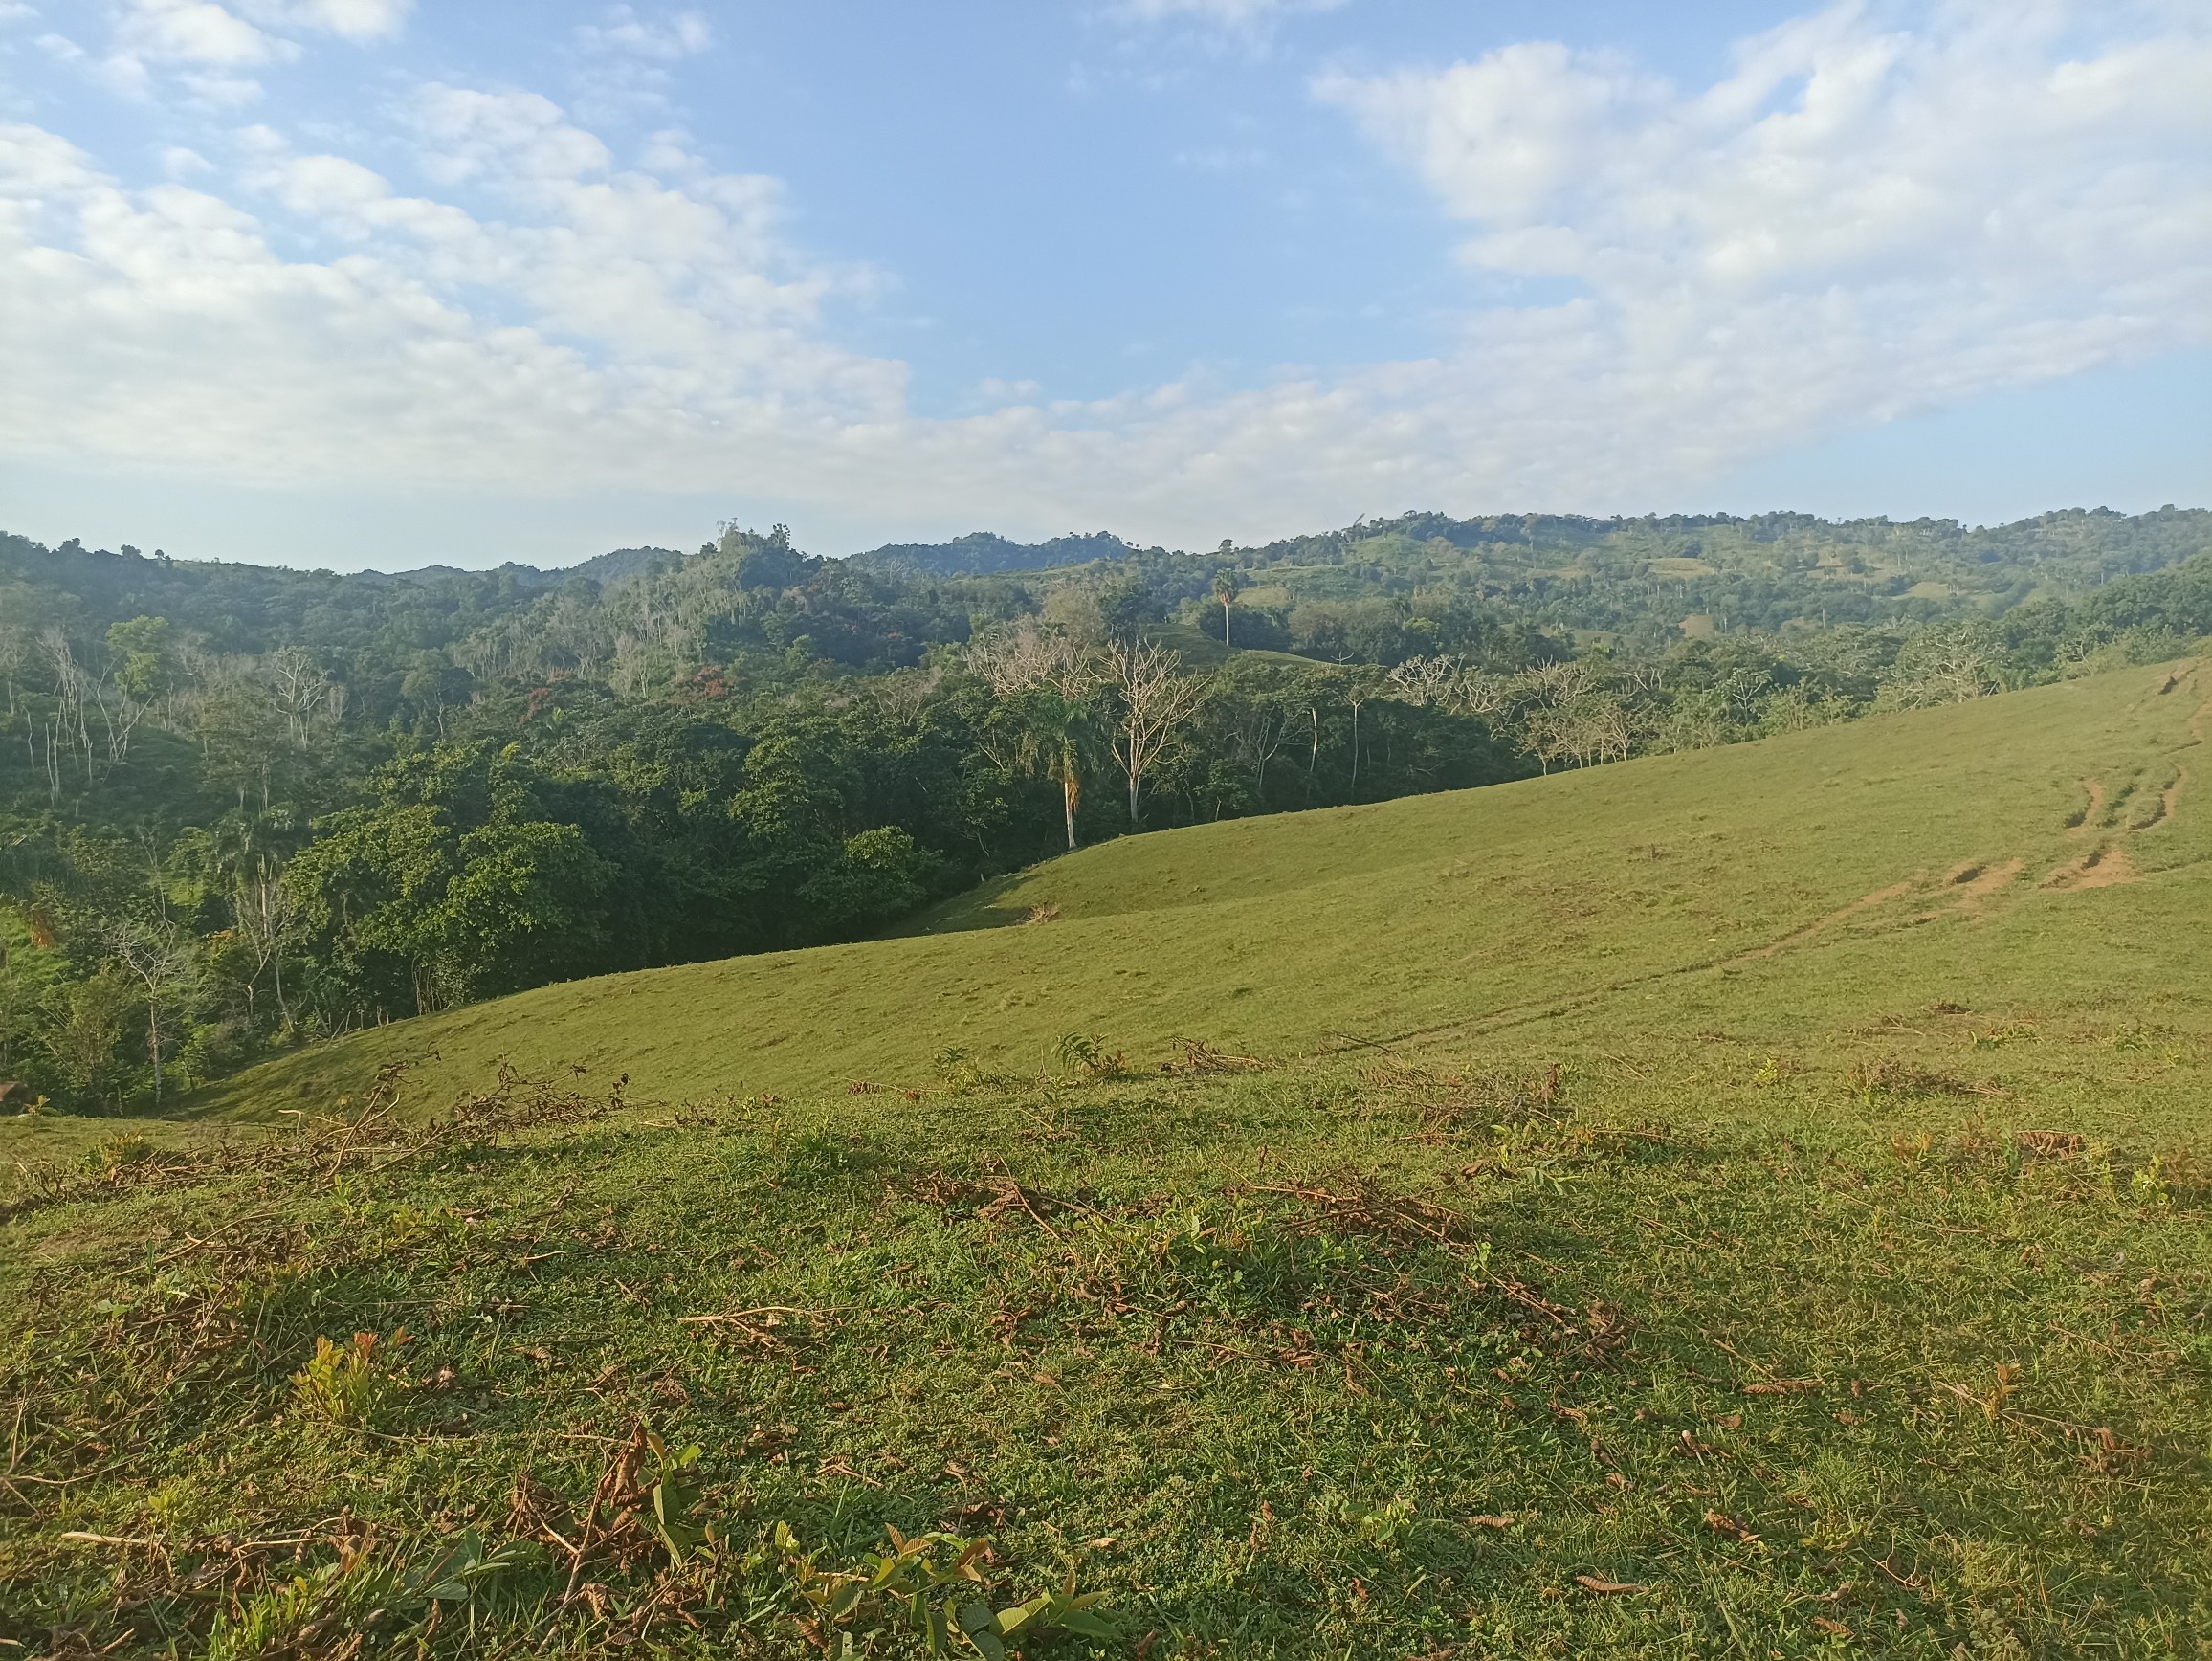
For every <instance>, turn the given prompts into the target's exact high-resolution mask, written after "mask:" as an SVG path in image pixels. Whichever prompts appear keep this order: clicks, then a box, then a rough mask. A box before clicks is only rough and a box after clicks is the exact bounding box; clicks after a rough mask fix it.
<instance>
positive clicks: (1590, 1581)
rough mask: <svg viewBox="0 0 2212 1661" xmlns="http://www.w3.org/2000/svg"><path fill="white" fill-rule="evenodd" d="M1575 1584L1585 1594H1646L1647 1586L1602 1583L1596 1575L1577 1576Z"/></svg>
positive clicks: (1648, 1588)
mask: <svg viewBox="0 0 2212 1661" xmlns="http://www.w3.org/2000/svg"><path fill="white" fill-rule="evenodd" d="M1575 1584H1577V1585H1578V1586H1580V1587H1582V1590H1584V1591H1585V1592H1604V1593H1608V1594H1610V1593H1614V1592H1648V1591H1649V1590H1650V1589H1651V1588H1650V1587H1649V1586H1645V1585H1638V1584H1637V1583H1635V1582H1633V1581H1602V1580H1600V1579H1599V1578H1598V1577H1597V1576H1596V1575H1577V1576H1576V1577H1575Z"/></svg>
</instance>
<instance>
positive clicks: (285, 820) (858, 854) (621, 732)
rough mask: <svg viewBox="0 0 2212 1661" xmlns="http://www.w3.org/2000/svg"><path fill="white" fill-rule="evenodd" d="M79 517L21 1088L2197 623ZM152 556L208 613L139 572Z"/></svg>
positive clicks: (6, 654) (1805, 716) (7, 655)
mask: <svg viewBox="0 0 2212 1661" xmlns="http://www.w3.org/2000/svg"><path fill="white" fill-rule="evenodd" d="M7 551H8V550H7V547H6V545H5V544H0V556H5V555H6V554H7ZM54 556H55V551H54V550H44V549H39V550H37V551H36V557H31V556H22V557H19V558H17V559H16V560H15V562H14V564H13V565H12V566H11V565H8V564H7V563H6V561H5V559H4V558H0V684H4V687H5V698H6V715H5V718H4V720H0V1108H16V1109H20V1108H22V1107H24V1106H26V1105H29V1104H33V1103H36V1102H38V1101H39V1100H40V1099H41V1098H43V1099H44V1100H45V1102H46V1103H47V1104H48V1105H49V1106H50V1107H55V1108H68V1109H72V1110H77V1111H93V1112H98V1111H116V1110H122V1109H126V1108H147V1107H158V1106H159V1105H161V1104H163V1103H165V1102H166V1101H168V1100H170V1099H173V1097H174V1096H176V1095H177V1094H178V1093H180V1092H183V1091H188V1090H189V1089H191V1088H193V1087H195V1086H196V1085H198V1084H200V1083H202V1082H204V1081H206V1080H208V1079H210V1078H213V1077H217V1076H220V1075H222V1074H225V1073H227V1072H229V1071H232V1070H233V1069H235V1068H237V1067H240V1066H244V1065H249V1064H251V1063H252V1062H253V1061H254V1060H256V1059H259V1058H261V1057H263V1056H266V1055H267V1054H269V1053H271V1052H272V1051H273V1050H275V1049H277V1048H280V1047H283V1046H287V1045H292V1044H298V1043H302V1042H308V1041H312V1040H315V1039H318V1038H321V1037H327V1036H330V1035H333V1034H336V1033H340V1032H343V1031H345V1030H351V1029H353V1028H357V1027H360V1026H363V1025H367V1024H372V1023H376V1022H381V1021H386V1020H391V1019H397V1018H401V1017H404V1016H408V1015H412V1014H417V1013H421V1012H427V1011H432V1010H437V1009H442V1008H451V1007H453V1006H454V1005H457V1004H461V1003H465V1002H468V1001H471V1000H474V999H478V998H483V997H488V996H495V995H498V994H500V993H504V992H509V991H514V990H519V989H522V988H524V987H527V986H534V985H540V984H543V983H545V982H547V981H552V980H558V979H564V978H570V977H574V976H581V975H587V974H594V973H604V972H609V971H614V970H622V969H630V968H639V967H646V966H652V965H656V964H665V963H681V962H688V961H697V960H700V959H707V958H715V957H721V956H727V955H731V954H735V953H740V952H750V951H763V950H774V949H782V948H788V947H794V946H803V945H809V944H816V943H823V942H828V941H840V940H851V939H855V938H861V937H864V936H866V935H868V934H871V933H874V932H876V931H879V930H881V929H883V928H885V927H887V926H890V925H891V924H893V923H895V922H896V921H897V920H898V919H901V918H904V917H907V916H909V915H911V914H912V913H914V912H915V911H916V910H918V908H920V907H922V906H925V905H927V904H929V903H931V902H932V901H933V900H935V899H937V898H940V897H944V896H946V895H949V894H951V893H954V892H956V891H958V890H959V889H961V888H963V887H966V886H968V885H970V884H972V883H974V882H976V881H978V880H980V879H982V878H984V877H987V876H989V875H995V874H998V873H1002V872H1006V871H1008V870H1012V869H1016V868H1018V867H1020V866H1022V865H1025V864H1028V863H1030V862H1032V861H1034V860H1036V859H1039V858H1043V857H1046V856H1048V855H1050V854H1051V853H1058V852H1064V851H1066V850H1068V849H1072V848H1075V847H1078V846H1081V845H1084V844H1086V843H1090V842H1094V841H1097V840H1101V839H1104V838H1107V837H1111V836H1117V835H1126V834H1134V833H1141V832H1144V831H1147V830H1159V829H1164V828H1169V827H1173V826H1178V825H1187V824H1193V823H1199V822H1204V821H1208V820H1214V819H1221V818H1227V817H1235V816H1240V815H1246V814H1252V813H1264V812H1277V811H1285V810H1293V809H1297V808H1317V807H1328V806H1337V805H1342V804H1346V803H1353V802H1366V801H1376V800H1382V799H1385V798H1388V797H1392V796H1398V795H1404V794H1407V793H1411V792H1416V791H1424V790H1434V789H1447V788H1459V787H1466V786H1476V785H1484V784H1490V783H1494V782H1499V781H1502V780H1507V779H1512V778H1515V777H1520V776H1523V775H1526V774H1529V773H1536V772H1545V771H1551V770H1555V769H1558V768H1561V767H1568V766H1589V765H1597V764H1604V763H1607V762H1613V761H1619V760H1624V759H1626V758H1628V757H1631V756H1635V755H1642V754H1650V753H1656V752H1663V751H1667V750H1674V749H1686V748H1696V747H1702V746H1705V745H1710V744H1716V743H1724V742H1736V741H1738V740H1742V739H1746V738H1752V737H1758V736H1761V735H1764V734H1769V733H1775V732H1782V731H1789V730H1796V729H1799V728H1802V727H1805V726H1810V725H1817V724H1821V723H1824V722H1827V721H1832V720H1849V719H1853V718H1855V717H1857V716H1859V715H1862V714H1865V713H1867V712H1869V711H1873V710H1879V709H1883V708H1890V707H1909V706H1913V705H1917V704H1926V703H1935V702H1944V701H1951V700H1955V699H1960V698H1975V697H1980V696H1983V695H1985V694H1987V693H1990V692H1995V691H1999V690H2002V689H2004V688H2006V687H2010V686H2016V685H2024V684H2029V683H2032V682H2033V681H2036V680H2039V679H2048V678H2053V677H2057V676H2061V675H2070V674H2078V673H2086V672H2088V671H2090V670H2092V669H2095V668H2098V667H2103V666H2107V665H2110V664H2115V663H2119V662H2128V661H2153V660H2156V659H2157V658H2160V657H2163V656H2169V655H2173V654H2175V653H2178V652H2179V651H2180V650H2182V649H2183V647H2184V646H2186V645H2187V644H2188V643H2190V642H2192V641H2194V640H2195V639H2196V638H2197V637H2198V636H2200V635H2202V634H2204V633H2206V632H2208V631H2212V557H2206V556H2198V557H2196V558H2194V559H2190V560H2187V561H2184V562H2183V563H2182V564H2181V565H2177V566H2175V567H2173V568H2171V569H2168V570H2165V571H2162V572H2157V573H2153V574H2149V575H2135V576H2127V577H2123V578H2121V579H2119V580H2118V581H2115V582H2112V583H2111V584H2109V585H2107V586H2104V587H2099V588H2097V589H2095V590H2093V591H2092V592H2090V593H2088V594H2086V595H2084V596H2081V597H2078V598H2074V599H2056V598H2053V599H2046V600H2037V601H2030V602H2028V603H2026V604H2024V605H2020V606H2016V607H2013V608H2011V609H2008V610H2005V611H2004V612H2002V614H1999V615H1994V616H1992V615H1987V614H1982V613H1980V612H1975V613H1971V614H1963V615H1953V616H1949V617H1939V618H1934V619H1913V618H1892V619H1889V620H1886V621H1877V622H1853V623H1849V624H1847V625H1844V626H1840V627H1830V628H1827V629H1819V628H1813V627H1806V626H1803V624H1802V623H1801V624H1800V625H1799V626H1797V627H1793V628H1792V629H1790V630H1788V631H1747V630H1738V631H1731V632H1728V633H1725V634H1721V633H1718V632H1714V634H1712V635H1711V636H1710V637H1695V638H1685V637H1682V636H1681V635H1680V634H1679V633H1677V634H1676V636H1675V637H1674V638H1673V640H1672V641H1671V642H1670V643H1669V644H1665V645H1664V646H1662V647H1660V648H1659V649H1657V650H1651V649H1648V648H1644V647H1640V646H1639V644H1638V642H1637V641H1636V640H1634V639H1632V638H1627V637H1623V636H1620V635H1611V636H1607V635H1604V634H1592V633H1588V632H1582V633H1577V632H1574V631H1566V630H1561V629H1557V628H1545V627H1542V626H1539V625H1538V624H1537V623H1536V622H1534V621H1532V619H1531V618H1530V617H1529V616H1528V615H1526V614H1524V612H1523V611H1522V610H1520V609H1515V606H1514V605H1513V604H1511V603H1510V602H1509V601H1507V600H1505V599H1502V598H1499V597H1495V596H1493V597H1491V598H1489V599H1487V600H1485V599H1480V598H1477V597H1473V596H1471V595H1469V594H1468V593H1466V592H1464V591H1454V592H1449V593H1423V594H1416V595H1412V596H1405V595H1397V594H1393V593H1390V592H1386V591H1385V592H1367V593H1354V594H1351V595H1349V596H1348V597H1346V598H1344V599H1342V600H1339V601H1332V602H1316V601H1306V602H1301V603H1300V604H1301V605H1303V606H1305V607H1306V608H1308V615H1307V616H1305V617H1304V618H1303V620H1302V621H1301V622H1300V623H1299V625H1298V629H1299V630H1300V631H1301V632H1299V633H1297V634H1295V635H1294V637H1293V638H1292V639H1291V640H1290V642H1289V644H1292V645H1295V646H1299V647H1301V648H1302V650H1300V651H1295V652H1294V651H1288V650H1284V649H1282V648H1281V647H1279V646H1270V645H1268V644H1265V642H1267V641H1269V640H1271V639H1272V638H1274V637H1273V636H1271V635H1270V634H1269V633H1268V629H1269V626H1270V623H1271V620H1272V622H1273V624H1274V625H1275V626H1276V627H1278V628H1283V629H1285V630H1286V631H1287V630H1288V615H1292V614H1294V613H1295V611H1296V609H1297V608H1296V607H1293V608H1291V609H1290V612H1289V613H1286V614H1285V615H1281V616H1278V615H1276V614H1275V613H1273V612H1271V611H1269V610H1268V609H1265V597H1264V595H1263V598H1262V603H1261V604H1254V603H1253V600H1252V596H1253V593H1254V591H1255V590H1258V589H1262V588H1264V587H1265V585H1264V584H1263V583H1262V582H1261V581H1260V579H1261V578H1262V577H1264V576H1265V575H1266V573H1265V572H1264V571H1255V570H1252V569H1250V568H1247V567H1246V566H1243V565H1239V564H1238V563H1237V561H1236V559H1235V558H1233V557H1227V556H1217V557H1215V558H1213V559H1211V560H1210V561H1197V562H1194V563H1193V564H1192V565H1190V566H1189V567H1188V568H1182V567H1178V568H1176V569H1174V570H1171V571H1169V572H1168V574H1167V575H1166V576H1164V577H1163V576H1161V575H1159V574H1158V572H1157V571H1156V570H1154V569H1153V567H1152V565H1148V564H1147V562H1146V561H1145V560H1143V559H1139V558H1135V557H1126V558H1108V559H1094V560H1090V561H1088V562H1087V563H1086V564H1084V565H1078V566H1073V567H1069V568H1066V569H1063V570H1059V571H1056V572H1046V573H1035V572H1007V571H984V572H973V573H955V574H952V575H949V576H947V575H940V574H932V573H928V572H925V571H919V570H916V569H913V568H905V569H898V568H890V567H887V566H884V565H876V566H873V567H872V566H870V565H868V564H867V563H865V562H835V561H823V560H818V559H813V558H810V557H809V556H807V555H805V554H802V553H800V552H799V551H798V550H796V549H795V548H794V547H793V546H792V545H791V543H790V540H789V537H788V535H787V533H785V532H783V531H782V530H781V528H780V527H779V528H778V529H777V530H774V531H771V532H769V533H767V534H765V535H760V534H755V533H751V532H745V531H741V530H734V529H733V530H730V531H728V532H726V533H725V534H724V535H722V536H721V537H720V538H719V539H718V541H717V542H715V543H710V544H709V545H707V546H706V547H704V548H702V549H701V550H700V551H699V552H698V553H697V554H696V555H693V556H688V557H687V556H677V555H674V554H663V553H659V552H657V551H650V550H648V551H642V552H641V555H640V558H639V559H637V560H635V561H631V562H630V563H629V565H628V566H627V567H626V568H625V570H624V572H623V574H622V575H620V576H619V577H618V578H615V579H614V580H611V581H609V582H608V583H606V584H604V585H602V584H599V583H597V582H594V581H592V580H589V579H584V578H575V579H561V580H551V579H547V580H543V581H531V580H524V579H522V578H520V577H518V576H516V575H515V574H513V573H508V574H505V575H501V574H498V573H495V574H492V575H491V576H490V577H489V578H485V577H476V576H471V575H469V574H465V573H453V574H450V575H446V576H439V577H436V578H434V579H431V580H429V581H428V583H427V585H418V584H413V583H401V582H392V581H384V582H381V583H377V584H363V583H361V582H360V581H359V580H351V582H350V585H349V580H345V579H328V580H324V579H320V578H314V579H310V578H303V577H301V576H300V575H299V574H297V573H281V574H278V575H276V576H273V577H272V578H271V579H270V582H269V585H268V586H267V588H266V591H264V589H262V588H258V587H254V581H255V579H253V578H251V577H247V576H239V575H236V574H235V572H236V570H237V568H233V567H223V568H219V569H218V571H217V572H216V575H215V577H213V578H211V579H210V581H209V583H208V584H207V585H205V586H203V587H193V582H194V577H193V573H192V572H191V571H190V570H189V569H185V568H182V567H181V566H179V567H171V566H163V565H158V564H154V565H153V569H154V570H155V571H157V572H158V574H159V581H158V583H157V584H154V585H152V586H150V587H149V586H148V585H147V584H144V583H139V584H137V585H136V586H134V584H133V582H130V581H123V580H122V578H124V577H129V576H130V573H131V570H132V567H129V566H128V565H123V566H121V567H116V568H110V567H104V566H100V565H97V564H95V565H92V566H91V567H89V570H90V575H89V576H87V577H86V579H85V580H83V581H81V582H75V583H73V582H71V581H70V580H69V579H70V572H71V570H72V566H71V565H70V563H69V561H67V560H57V559H55V557H54ZM110 558H114V557H113V556H110ZM1178 558H1183V559H1188V558H1190V557H1187V556H1178ZM142 564H145V562H142ZM119 570H120V572H121V577H119V575H118V572H119ZM533 576H535V574H533ZM103 585H104V587H103ZM149 594H152V595H156V596H160V595H168V596H171V597H174V598H176V599H177V601H178V604H177V605H176V606H175V607H174V608H173V609H175V610H176V611H177V612H178V613H179V615H178V616H176V617H171V616H168V615H166V614H156V613H152V612H132V614H129V615H115V613H116V612H117V611H119V610H122V609H128V608H129V606H130V605H131V604H132V603H133V602H135V601H137V600H140V599H143V598H145V597H147V596H148V595H149ZM268 594H275V595H277V597H278V598H279V599H280V600H282V601H283V604H281V605H278V604H276V603H274V602H271V603H269V604H266V605H259V603H258V602H255V603H254V605H250V604H248V602H254V597H255V596H256V595H260V596H262V598H263V599H266V598H267V595H268ZM255 605H258V611H256V609H255ZM1316 605H1322V606H1327V607H1334V608H1335V610H1334V611H1333V612H1332V611H1327V610H1324V611H1323V612H1322V613H1320V614H1315V613H1313V612H1312V610H1311V608H1313V607H1315V606H1316ZM1209 624H1210V625H1211V628H1210V629H1209V627H1208V625H1209ZM1254 636H1257V638H1256V639H1255V638H1254Z"/></svg>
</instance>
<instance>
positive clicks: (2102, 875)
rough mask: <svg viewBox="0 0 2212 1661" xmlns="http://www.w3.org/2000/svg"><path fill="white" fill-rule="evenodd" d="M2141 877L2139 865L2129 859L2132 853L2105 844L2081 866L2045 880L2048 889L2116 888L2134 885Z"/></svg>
mask: <svg viewBox="0 0 2212 1661" xmlns="http://www.w3.org/2000/svg"><path fill="white" fill-rule="evenodd" d="M2138 875H2141V874H2140V873H2139V872H2137V871H2136V870H2135V861H2134V860H2132V859H2130V858H2129V857H2128V851H2127V850H2126V849H2125V848H2122V847H2121V846H2120V845H2119V844H2118V843H2117V842H2104V843H2100V844H2098V845H2097V847H2096V848H2094V849H2093V850H2091V851H2090V854H2089V856H2088V857H2087V858H2085V859H2083V860H2082V861H2081V862H2080V863H2079V864H2078V865H2062V866H2060V867H2059V868H2058V869H2057V870H2056V871H2054V872H2052V873H2051V874H2050V875H2048V876H2046V877H2045V878H2044V879H2043V886H2044V887H2046V888H2065V889H2078V888H2116V887H2118V886H2119V885H2120V884H2121V883H2123V882H2133V881H2135V878H2136V877H2137V876H2138Z"/></svg>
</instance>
